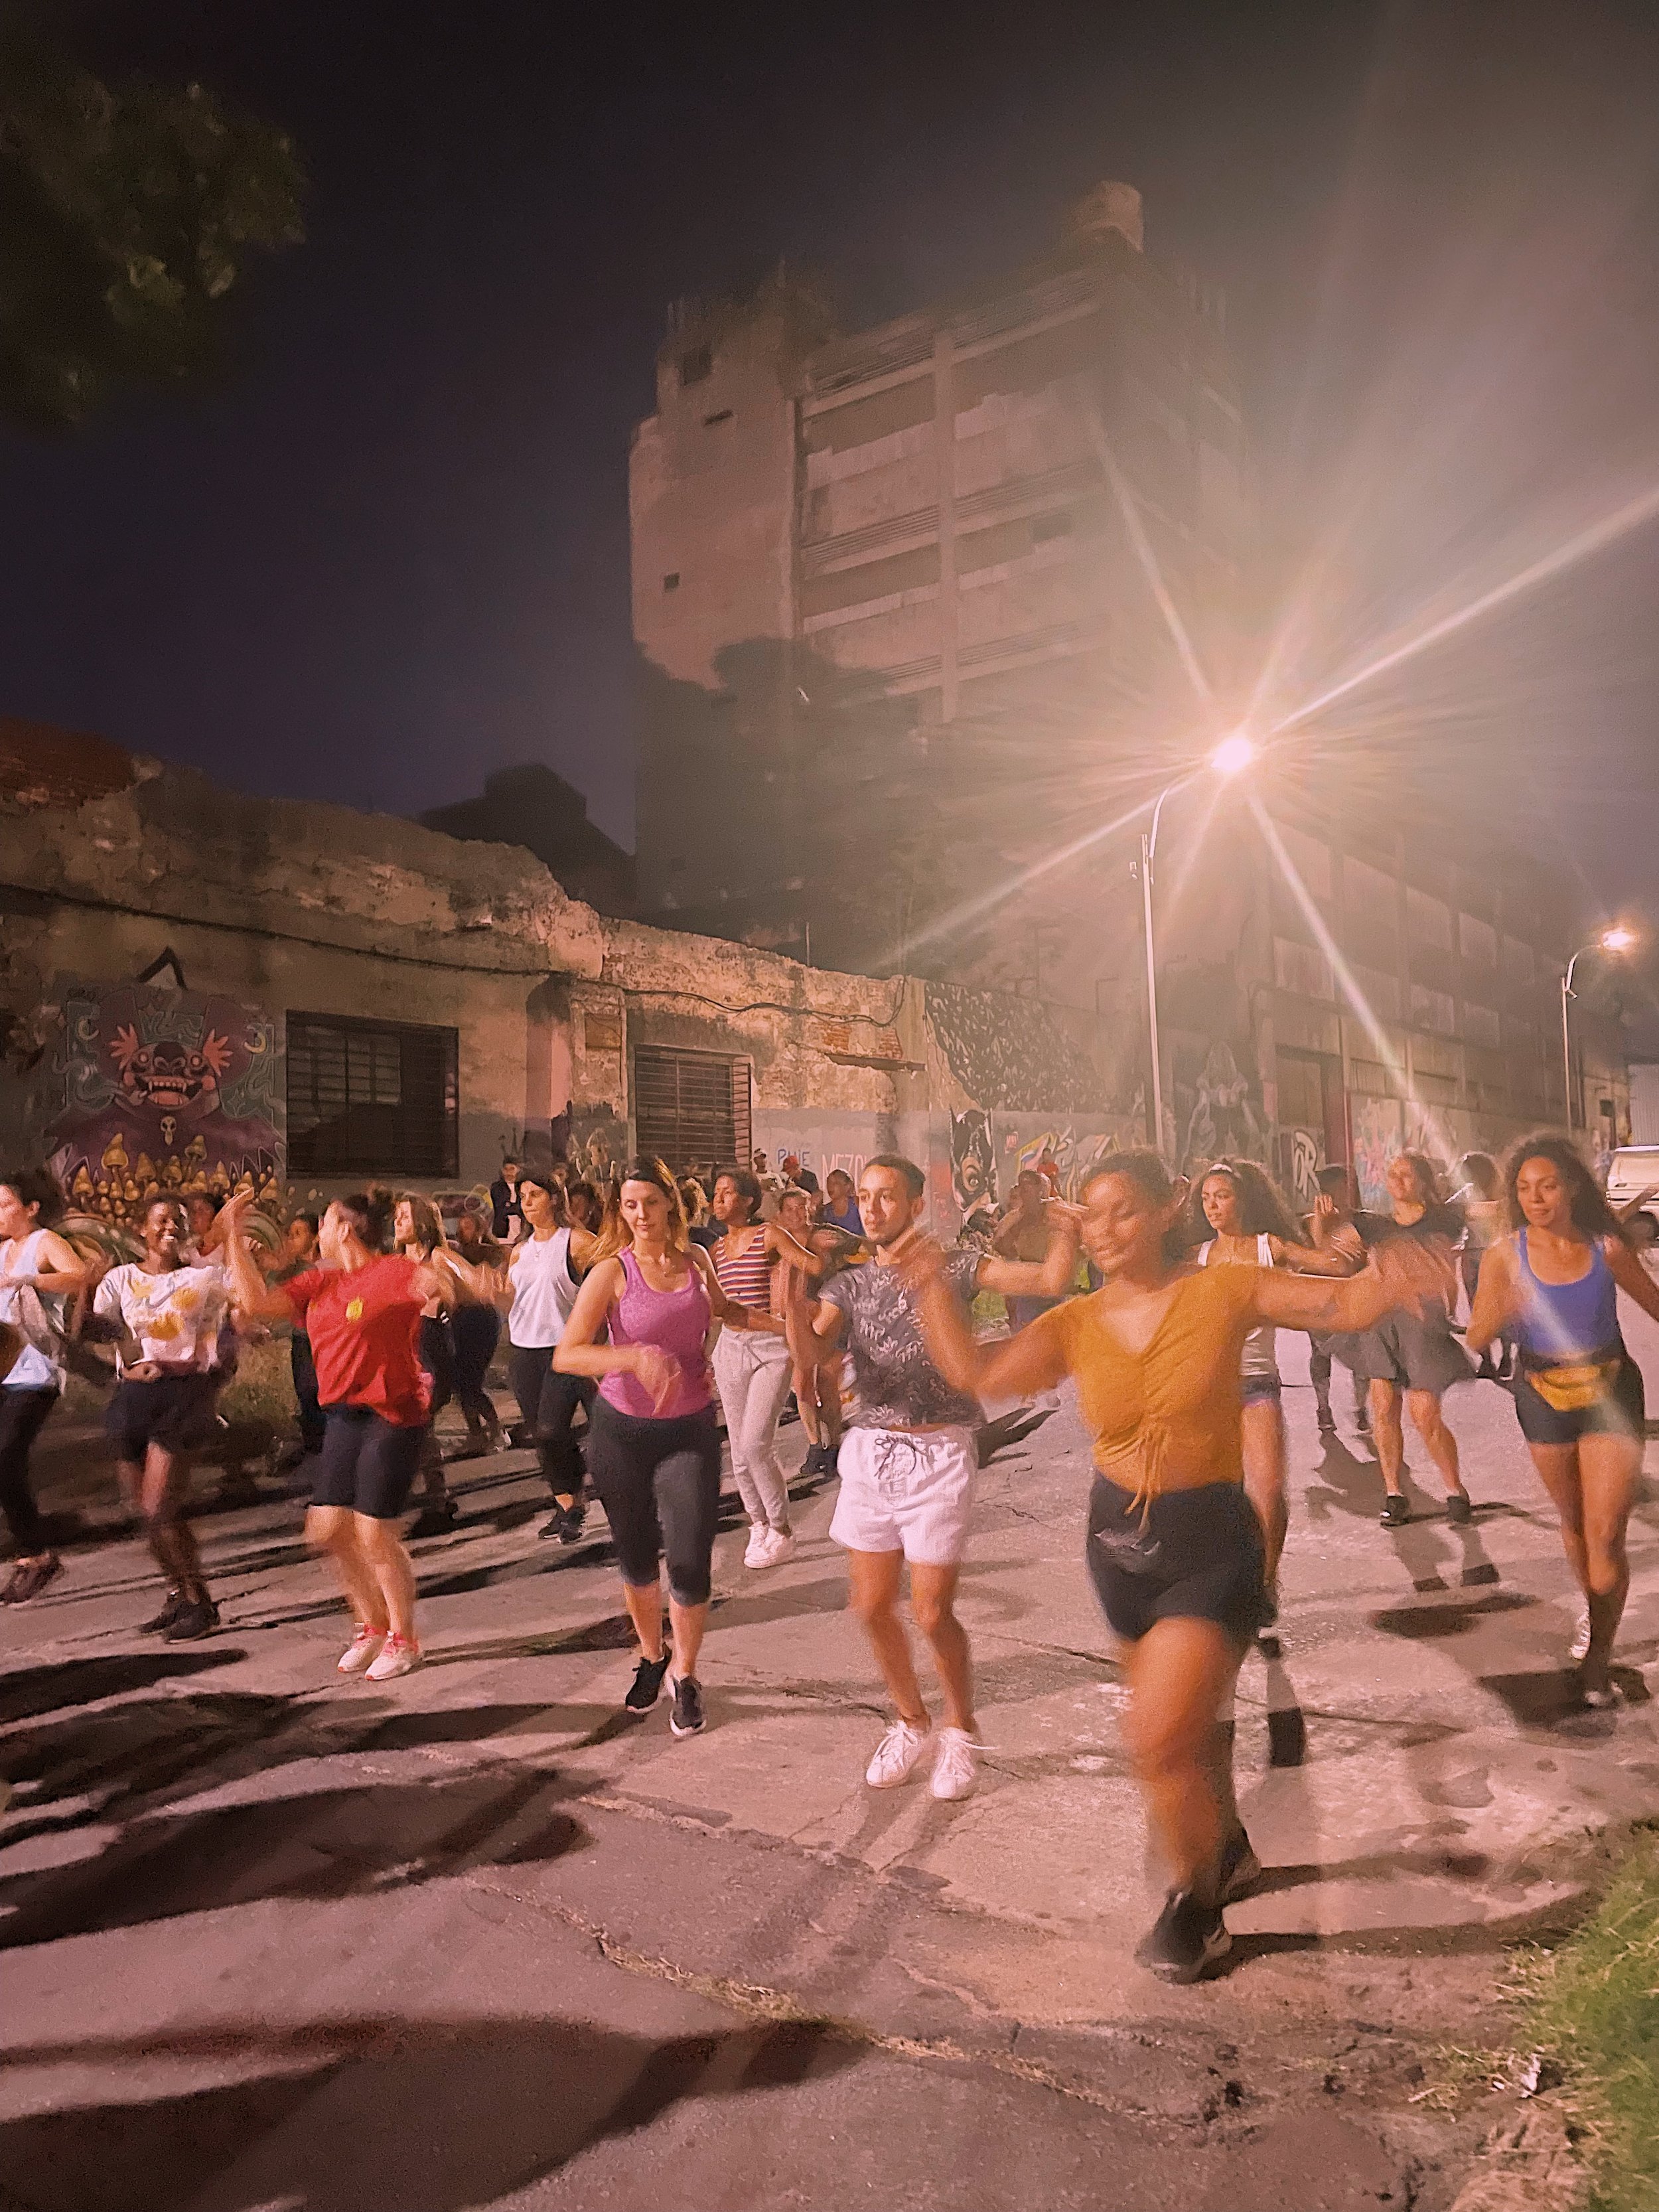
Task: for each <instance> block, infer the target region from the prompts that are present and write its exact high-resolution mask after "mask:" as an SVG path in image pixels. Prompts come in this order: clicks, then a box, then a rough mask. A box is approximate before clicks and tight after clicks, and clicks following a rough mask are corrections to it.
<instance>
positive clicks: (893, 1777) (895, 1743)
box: [864, 1721, 933, 1790]
mask: <svg viewBox="0 0 1659 2212" xmlns="http://www.w3.org/2000/svg"><path fill="white" fill-rule="evenodd" d="M931 1741H933V1729H931V1728H912V1727H911V1725H910V1723H909V1722H908V1721H895V1722H894V1723H893V1725H892V1727H891V1728H890V1729H888V1731H887V1733H886V1735H884V1736H883V1738H882V1740H881V1741H880V1742H879V1743H878V1745H877V1746H876V1748H875V1755H874V1756H873V1758H872V1759H871V1761H870V1764H869V1765H868V1766H866V1768H865V1770H864V1778H865V1780H866V1782H867V1783H868V1784H869V1785H870V1787H871V1788H872V1790H890V1789H891V1788H892V1787H893V1785H894V1784H895V1783H897V1782H908V1780H909V1778H910V1773H911V1770H912V1769H913V1768H914V1766H915V1763H916V1761H917V1760H918V1759H920V1758H921V1754H922V1753H923V1752H924V1751H925V1750H926V1749H927V1746H928V1744H929V1743H930V1742H931Z"/></svg>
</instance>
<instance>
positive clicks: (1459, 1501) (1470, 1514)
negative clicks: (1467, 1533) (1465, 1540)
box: [1446, 1490, 1474, 1528]
mask: <svg viewBox="0 0 1659 2212" xmlns="http://www.w3.org/2000/svg"><path fill="white" fill-rule="evenodd" d="M1446 1518H1447V1520H1448V1521H1449V1522H1451V1524H1452V1527H1453V1528H1468V1525H1469V1522H1471V1520H1473V1518H1474V1502H1473V1500H1472V1499H1471V1498H1470V1497H1469V1493H1468V1491H1467V1490H1453V1491H1449V1492H1447V1494H1446Z"/></svg>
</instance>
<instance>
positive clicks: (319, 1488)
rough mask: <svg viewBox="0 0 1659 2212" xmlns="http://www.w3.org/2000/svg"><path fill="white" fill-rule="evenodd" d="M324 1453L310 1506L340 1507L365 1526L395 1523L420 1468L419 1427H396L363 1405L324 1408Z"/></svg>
mask: <svg viewBox="0 0 1659 2212" xmlns="http://www.w3.org/2000/svg"><path fill="white" fill-rule="evenodd" d="M323 1415H324V1428H323V1448H322V1449H321V1451H319V1453H318V1455H317V1471H316V1473H315V1474H313V1477H312V1480H311V1502H312V1504H313V1505H343V1506H344V1507H345V1508H346V1509H347V1510H348V1511H349V1512H352V1513H362V1514H363V1515H364V1516H366V1517H367V1518H368V1520H370V1521H395V1520H396V1519H397V1518H398V1515H399V1514H400V1513H401V1512H402V1511H403V1510H404V1506H405V1505H406V1504H408V1503H409V1493H410V1490H411V1489H412V1488H413V1487H414V1484H415V1477H416V1473H417V1472H418V1470H419V1468H420V1464H421V1443H422V1439H423V1438H424V1437H425V1435H426V1431H425V1430H424V1429H423V1428H420V1429H411V1428H400V1427H399V1426H398V1424H397V1423H396V1422H395V1421H386V1420H382V1419H381V1418H380V1415H379V1414H378V1413H370V1411H369V1409H368V1407H367V1406H325V1407H324V1408H323Z"/></svg>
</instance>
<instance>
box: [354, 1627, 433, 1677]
mask: <svg viewBox="0 0 1659 2212" xmlns="http://www.w3.org/2000/svg"><path fill="white" fill-rule="evenodd" d="M421 1659H422V1651H421V1647H420V1645H419V1644H417V1643H416V1641H415V1639H414V1638H413V1637H412V1636H399V1635H398V1632H396V1630H395V1629H394V1630H393V1631H392V1634H391V1635H389V1636H388V1637H387V1638H386V1642H385V1644H383V1645H382V1647H381V1650H380V1657H379V1658H378V1659H371V1660H370V1661H369V1662H368V1666H367V1667H366V1668H364V1670H363V1672H364V1677H365V1680H368V1681H370V1682H390V1681H391V1680H393V1679H394V1677H395V1676H397V1675H398V1674H411V1673H413V1671H414V1669H415V1668H416V1667H418V1666H419V1665H420V1663H421Z"/></svg>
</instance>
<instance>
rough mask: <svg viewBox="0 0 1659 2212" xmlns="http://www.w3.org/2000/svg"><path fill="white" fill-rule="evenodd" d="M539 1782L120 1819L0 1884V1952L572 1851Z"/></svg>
mask: <svg viewBox="0 0 1659 2212" xmlns="http://www.w3.org/2000/svg"><path fill="white" fill-rule="evenodd" d="M568 1794H569V1792H568V1790H567V1787H566V1785H565V1784H563V1783H562V1782H561V1781H560V1780H559V1779H558V1778H556V1776H554V1775H552V1774H550V1773H547V1772H544V1771H525V1770H523V1769H518V1770H514V1771H502V1770H499V1769H498V1770H496V1771H494V1772H490V1773H486V1774H479V1775H471V1776H468V1777H466V1778H465V1779H463V1780H461V1781H458V1782H449V1783H441V1784H421V1785H414V1784H411V1785H408V1786H405V1785H402V1784H374V1785H371V1786H368V1787H366V1788H365V1787H362V1786H359V1787H356V1788H350V1789H340V1790H317V1791H314V1792H310V1793H307V1794H304V1795H301V1796H292V1797H279V1798H267V1799H262V1800H260V1801H258V1802H255V1803H252V1804H241V1805H222V1806H216V1807H213V1808H210V1810H208V1811H205V1812H199V1813H180V1814H158V1815H155V1816H146V1817H143V1818H140V1819H138V1820H133V1821H131V1822H130V1823H129V1824H128V1826H126V1827H125V1830H124V1831H123V1832H122V1833H121V1835H120V1836H119V1838H118V1839H117V1840H116V1842H114V1843H113V1844H111V1845H110V1847H109V1849H108V1850H105V1851H101V1852H100V1853H99V1855H98V1856H97V1857H95V1858H93V1859H89V1860H81V1861H79V1862H76V1863H74V1864H71V1865H70V1866H66V1867H55V1868H51V1869H47V1870H46V1871H45V1872H43V1873H36V1874H27V1875H15V1876H13V1877H12V1878H11V1879H10V1880H9V1881H0V1906H4V1907H6V1908H9V1909H8V1910H7V1911H5V1914H4V1917H3V1918H0V1950H4V1949H15V1948H20V1947H21V1946H23V1945H27V1944H32V1943H49V1942H55V1941H57V1940H58V1938H60V1937H62V1936H84V1935H88V1934H90V1933H93V1932H94V1931H96V1930H98V1929H106V1928H131V1927H137V1926H141V1925H143V1924H144V1923H147V1922H149V1921H153V1920H167V1919H172V1918H174V1917H177V1916H179V1915H180V1914H184V1913H191V1912H212V1911H222V1910H223V1909H224V1908H225V1907H226V1906H228V1905H246V1904H250V1903H252V1902H253V1901H254V1900H255V1899H263V1898H272V1897H301V1898H318V1899H323V1898H337V1897H349V1896H353V1895H357V1894H360V1893H383V1892H385V1891H387V1890H391V1889H400V1888H406V1887H410V1886H411V1885H413V1884H416V1883H418V1882H424V1881H434V1880H435V1879H437V1878H438V1877H439V1876H441V1875H451V1874H456V1873H459V1872H460V1871H461V1870H462V1869H465V1868H471V1867H474V1866H516V1865H521V1864H525V1863H541V1862H544V1861H545V1860H548V1859H555V1858H560V1857H562V1856H563V1855H564V1853H565V1852H566V1851H568V1850H574V1847H575V1846H576V1845H577V1844H579V1843H580V1842H582V1841H583V1840H584V1831H583V1830H582V1829H581V1828H580V1826H578V1824H577V1823H576V1821H575V1820H573V1819H572V1818H571V1817H570V1815H569V1814H568V1813H563V1812H560V1811H558V1810H556V1806H557V1804H558V1803H559V1802H560V1801H561V1800H562V1799H563V1798H564V1797H566V1796H568Z"/></svg>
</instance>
